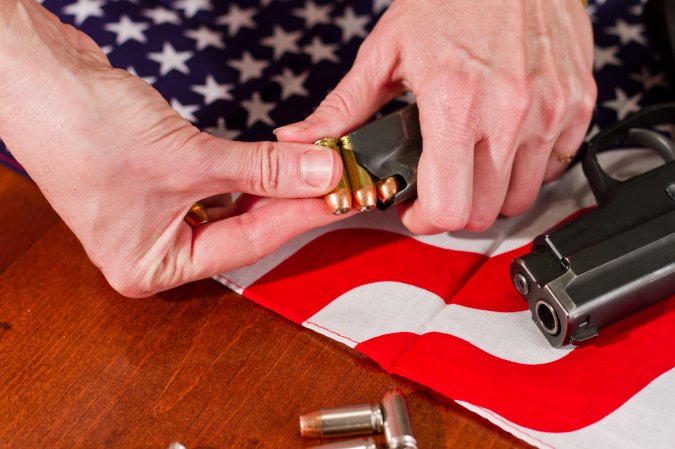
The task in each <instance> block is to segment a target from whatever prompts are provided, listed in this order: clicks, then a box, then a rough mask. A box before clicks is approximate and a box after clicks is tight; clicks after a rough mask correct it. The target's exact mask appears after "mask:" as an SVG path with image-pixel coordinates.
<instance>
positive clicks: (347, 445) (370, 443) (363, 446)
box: [309, 438, 377, 449]
mask: <svg viewBox="0 0 675 449" xmlns="http://www.w3.org/2000/svg"><path fill="white" fill-rule="evenodd" d="M309 449H377V445H376V444H375V440H373V439H372V438H362V439H358V440H347V441H340V442H339V443H330V444H322V445H320V446H312V447H310V448H309Z"/></svg>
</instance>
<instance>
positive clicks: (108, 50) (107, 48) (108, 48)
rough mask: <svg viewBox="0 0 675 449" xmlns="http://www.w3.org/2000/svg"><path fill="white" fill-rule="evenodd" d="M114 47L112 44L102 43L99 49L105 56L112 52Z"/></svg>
mask: <svg viewBox="0 0 675 449" xmlns="http://www.w3.org/2000/svg"><path fill="white" fill-rule="evenodd" d="M114 49H115V46H114V45H104V46H103V47H101V50H102V51H103V53H105V55H106V56H110V53H112V51H113V50H114Z"/></svg>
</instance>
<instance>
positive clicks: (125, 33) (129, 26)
mask: <svg viewBox="0 0 675 449" xmlns="http://www.w3.org/2000/svg"><path fill="white" fill-rule="evenodd" d="M149 26H150V25H148V24H147V23H140V22H134V21H132V20H131V19H130V18H129V17H128V16H122V17H120V21H119V22H117V23H109V24H107V25H106V26H105V27H104V28H105V29H106V30H108V31H111V32H113V33H115V34H117V37H116V38H115V43H116V44H117V45H122V44H123V43H125V42H126V41H129V40H136V41H138V42H140V43H144V42H146V41H147V39H146V38H145V35H144V34H143V31H145V30H147V29H148V27H149Z"/></svg>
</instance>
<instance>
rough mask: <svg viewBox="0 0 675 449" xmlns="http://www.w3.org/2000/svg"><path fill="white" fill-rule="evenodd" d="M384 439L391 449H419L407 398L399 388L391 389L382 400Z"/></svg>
mask: <svg viewBox="0 0 675 449" xmlns="http://www.w3.org/2000/svg"><path fill="white" fill-rule="evenodd" d="M382 411H383V413H384V438H385V440H386V441H387V447H389V449H417V440H416V439H415V437H414V436H413V432H412V425H411V424H410V414H409V413H408V405H407V404H406V401H405V397H403V394H402V393H401V391H400V390H399V389H398V388H389V389H388V390H387V391H386V392H385V393H384V398H382Z"/></svg>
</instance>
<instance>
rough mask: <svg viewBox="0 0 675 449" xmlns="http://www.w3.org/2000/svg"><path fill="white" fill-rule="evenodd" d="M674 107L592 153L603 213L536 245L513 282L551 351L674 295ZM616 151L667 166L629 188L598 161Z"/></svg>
mask: <svg viewBox="0 0 675 449" xmlns="http://www.w3.org/2000/svg"><path fill="white" fill-rule="evenodd" d="M673 123H675V103H668V104H663V105H659V106H653V107H650V108H647V109H644V110H643V111H641V112H639V113H637V114H634V115H632V116H630V117H628V118H627V119H625V120H623V121H621V122H619V123H616V124H614V125H613V126H611V127H609V128H607V129H606V130H605V131H603V132H602V133H600V134H598V135H597V136H596V137H594V138H593V139H592V140H591V141H590V142H589V145H588V148H587V153H586V155H585V158H584V160H583V168H584V173H585V174H586V177H587V178H588V181H589V183H590V186H591V189H592V191H593V194H594V196H595V198H596V200H597V203H598V207H597V208H595V209H593V210H591V211H590V212H588V213H586V214H584V215H582V216H580V217H578V218H576V219H573V220H571V221H569V222H568V223H565V224H562V225H560V226H558V227H556V228H554V229H552V230H551V231H549V232H547V233H545V234H543V235H541V236H539V237H537V238H536V239H535V241H534V243H533V244H532V249H531V251H530V252H529V253H528V254H526V255H524V256H522V257H519V258H517V259H515V260H514V261H513V262H512V263H511V279H512V281H513V284H514V286H515V287H516V289H517V290H518V292H519V293H520V294H521V295H522V296H523V298H524V299H525V300H526V301H527V304H528V306H529V309H530V311H531V312H532V318H533V319H534V321H535V323H536V324H537V326H538V327H539V329H540V330H541V331H542V333H543V334H544V336H546V338H547V339H548V341H549V343H551V345H553V346H555V347H560V346H563V345H567V344H569V343H573V342H579V341H583V340H586V339H588V338H591V337H593V336H595V335H597V333H598V329H600V328H602V327H604V326H607V325H609V324H611V323H613V322H615V321H617V320H620V319H622V318H624V317H626V316H628V315H630V314H632V313H634V312H636V311H637V310H639V309H642V308H644V307H647V306H649V305H651V304H653V303H655V302H657V301H659V300H661V299H665V298H667V297H669V296H671V295H673V294H675V142H673V141H672V140H671V139H669V138H667V137H666V136H665V135H663V134H661V133H658V132H656V131H653V130H652V129H650V128H652V127H653V126H655V125H660V124H673ZM617 144H631V145H638V146H643V147H647V148H651V149H653V150H654V151H656V152H658V153H659V154H660V155H661V156H662V157H663V159H664V160H665V164H663V165H661V166H659V167H657V168H655V169H652V170H649V171H647V172H645V173H643V174H641V175H638V176H635V177H633V178H631V179H628V180H625V181H617V180H616V179H614V178H612V177H611V176H609V175H608V174H607V173H606V172H605V171H604V170H603V169H602V167H601V166H600V164H599V163H598V159H597V153H598V152H599V151H602V150H604V149H607V148H609V147H612V146H614V145H617Z"/></svg>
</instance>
